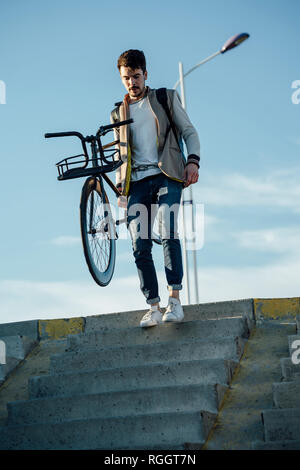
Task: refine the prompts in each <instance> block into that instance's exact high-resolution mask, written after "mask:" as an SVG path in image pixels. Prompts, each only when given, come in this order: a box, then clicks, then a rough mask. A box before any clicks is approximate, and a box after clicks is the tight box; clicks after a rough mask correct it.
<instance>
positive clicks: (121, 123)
mask: <svg viewBox="0 0 300 470" xmlns="http://www.w3.org/2000/svg"><path fill="white" fill-rule="evenodd" d="M132 122H133V119H126V120H125V121H119V122H115V123H113V124H108V125H107V126H101V127H100V128H99V130H98V132H97V135H98V134H99V135H101V134H103V133H106V132H108V131H110V130H111V129H114V128H116V127H120V126H124V125H125V124H131V123H132ZM68 136H75V137H79V139H80V140H81V141H82V143H83V144H84V143H85V142H90V140H91V136H87V137H83V135H82V134H81V133H80V132H76V131H71V132H51V133H47V134H45V139H50V138H52V137H68Z"/></svg>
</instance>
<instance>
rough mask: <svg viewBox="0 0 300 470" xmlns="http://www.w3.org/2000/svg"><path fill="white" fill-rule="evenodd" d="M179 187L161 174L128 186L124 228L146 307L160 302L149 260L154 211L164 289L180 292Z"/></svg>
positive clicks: (151, 264) (153, 271) (180, 189)
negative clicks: (129, 240) (165, 287)
mask: <svg viewBox="0 0 300 470" xmlns="http://www.w3.org/2000/svg"><path fill="white" fill-rule="evenodd" d="M182 188H183V186H182V183H180V182H178V181H174V180H172V179H170V178H168V177H167V176H165V175H164V174H163V173H161V174H158V175H154V176H150V177H147V178H144V179H142V180H139V181H135V182H131V184H130V190H129V194H128V204H127V228H128V229H129V232H130V236H131V241H132V249H133V255H134V258H135V264H136V266H137V271H138V275H139V279H140V288H141V291H142V292H143V294H144V296H145V298H146V302H147V303H148V304H153V303H156V302H159V301H160V297H159V294H158V282H157V276H156V270H155V267H154V263H153V258H152V245H153V242H152V240H151V233H152V227H153V220H154V216H155V214H154V208H156V209H158V218H159V221H160V223H159V234H160V236H161V238H162V246H163V253H164V266H165V274H166V278H167V282H168V288H169V289H178V290H181V289H182V277H183V269H182V255H181V246H180V240H179V237H178V231H177V220H178V210H179V205H180V198H181V192H182Z"/></svg>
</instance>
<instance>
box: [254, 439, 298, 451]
mask: <svg viewBox="0 0 300 470" xmlns="http://www.w3.org/2000/svg"><path fill="white" fill-rule="evenodd" d="M252 450H300V441H268V442H265V441H254V442H253V443H252Z"/></svg>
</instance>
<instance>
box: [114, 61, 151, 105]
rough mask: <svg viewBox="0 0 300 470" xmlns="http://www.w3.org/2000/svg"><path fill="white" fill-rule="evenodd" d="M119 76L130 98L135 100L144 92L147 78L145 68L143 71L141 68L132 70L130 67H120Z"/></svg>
mask: <svg viewBox="0 0 300 470" xmlns="http://www.w3.org/2000/svg"><path fill="white" fill-rule="evenodd" d="M120 76H121V80H122V83H123V85H124V86H125V88H126V90H127V92H128V93H129V96H130V98H131V99H132V100H137V99H139V98H140V96H141V95H142V94H143V92H144V88H145V80H147V70H146V71H145V73H143V71H142V69H140V68H138V69H135V70H132V69H131V68H130V67H124V66H123V65H122V66H121V67H120Z"/></svg>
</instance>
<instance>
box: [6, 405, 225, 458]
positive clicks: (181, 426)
mask: <svg viewBox="0 0 300 470" xmlns="http://www.w3.org/2000/svg"><path fill="white" fill-rule="evenodd" d="M215 419H216V415H215V414H211V413H208V412H205V411H201V412H189V413H184V412H176V413H157V414H152V415H151V414H143V415H138V416H127V417H118V418H104V419H99V418H95V419H86V420H74V421H67V422H64V423H43V424H41V423H38V424H33V425H20V426H5V427H2V428H0V449H1V450H24V449H25V450H30V449H34V450H46V449H47V450H48V449H51V450H63V449H67V450H80V449H83V450H84V449H94V450H97V449H104V450H110V449H114V450H117V449H119V450H120V449H122V450H125V449H173V448H174V449H175V448H184V444H185V443H187V442H189V443H193V442H197V443H201V442H204V441H205V439H206V437H207V435H208V433H209V431H210V429H211V427H212V425H213V423H214V421H215Z"/></svg>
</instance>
